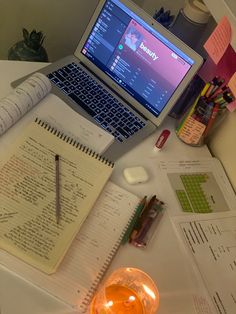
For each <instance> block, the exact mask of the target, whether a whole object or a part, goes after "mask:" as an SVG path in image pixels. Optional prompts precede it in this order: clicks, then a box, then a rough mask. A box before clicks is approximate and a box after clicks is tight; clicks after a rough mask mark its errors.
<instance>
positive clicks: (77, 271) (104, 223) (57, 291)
mask: <svg viewBox="0 0 236 314" xmlns="http://www.w3.org/2000/svg"><path fill="white" fill-rule="evenodd" d="M139 201H140V198H138V197H137V196H136V195H134V194H132V193H130V192H128V191H126V190H124V189H122V188H120V187H119V186H117V185H116V184H114V183H112V182H110V181H109V182H108V183H107V184H106V185H105V187H104V189H103V191H102V193H101V194H100V196H99V198H98V200H97V201H96V203H95V205H94V207H93V209H92V210H91V212H90V214H89V216H88V218H87V219H86V221H85V222H84V224H83V226H82V227H81V229H80V231H79V233H78V234H77V236H76V238H75V239H74V241H73V243H72V245H71V247H70V248H69V250H68V252H67V254H66V256H65V258H64V259H63V261H62V263H61V264H60V266H59V267H58V269H57V271H56V272H55V273H54V274H51V275H47V274H45V273H43V272H41V271H39V270H37V269H36V268H34V267H32V266H30V265H27V264H26V263H24V262H22V261H21V260H19V259H18V258H16V257H15V256H12V255H10V254H9V253H7V252H6V251H3V250H0V263H1V264H2V265H4V266H5V267H6V268H7V269H8V270H10V271H11V272H12V273H14V274H17V276H20V277H21V278H23V279H24V280H26V281H27V282H30V283H31V284H33V285H34V286H36V287H38V288H39V289H42V290H44V291H46V292H47V293H48V294H50V295H52V296H54V297H56V298H57V299H60V300H61V301H63V302H64V303H66V304H68V305H69V306H71V307H73V308H75V309H76V310H78V313H85V312H86V313H87V310H88V305H89V303H90V301H91V299H92V297H93V295H94V293H95V291H96V289H97V286H98V285H99V283H100V281H101V279H102V277H103V275H104V274H105V272H106V270H107V268H108V267H109V265H110V263H111V261H112V259H113V257H114V256H115V254H116V252H117V250H118V248H119V245H120V243H121V240H122V238H123V236H124V234H125V231H126V230H127V227H128V226H129V224H130V222H131V220H132V217H133V215H134V212H135V207H136V206H137V204H138V203H139Z"/></svg>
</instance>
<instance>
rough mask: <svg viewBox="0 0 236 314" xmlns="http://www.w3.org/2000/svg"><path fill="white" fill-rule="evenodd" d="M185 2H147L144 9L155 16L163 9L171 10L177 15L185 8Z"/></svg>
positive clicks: (167, 0)
mask: <svg viewBox="0 0 236 314" xmlns="http://www.w3.org/2000/svg"><path fill="white" fill-rule="evenodd" d="M184 2H185V1H184V0H174V1H173V0H172V1H170V0H145V1H144V2H143V6H142V7H143V9H144V10H145V11H146V12H148V13H149V14H150V15H153V14H154V13H155V11H156V10H158V9H160V8H161V7H164V9H165V10H171V14H174V15H177V13H178V11H179V9H180V8H182V7H183V6H184Z"/></svg>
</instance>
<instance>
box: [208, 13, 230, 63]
mask: <svg viewBox="0 0 236 314" xmlns="http://www.w3.org/2000/svg"><path fill="white" fill-rule="evenodd" d="M231 38H232V30H231V25H230V23H229V20H228V18H227V17H226V16H224V17H223V18H222V19H221V20H220V22H219V23H218V25H217V26H216V28H215V30H214V31H213V33H212V34H211V35H210V37H209V38H208V40H207V41H206V43H205V45H204V48H205V49H206V51H207V53H208V55H209V56H210V57H211V59H212V60H213V61H214V63H215V64H218V62H219V61H220V59H221V58H222V57H223V55H224V53H225V51H226V49H227V47H228V46H229V44H230V42H231Z"/></svg>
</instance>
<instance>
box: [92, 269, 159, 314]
mask: <svg viewBox="0 0 236 314" xmlns="http://www.w3.org/2000/svg"><path fill="white" fill-rule="evenodd" d="M158 306H159V292H158V290H157V287H156V285H155V283H154V282H153V280H152V279H151V278H150V277H149V275H147V274H146V273H145V272H143V271H142V270H140V269H137V268H130V267H124V268H119V269H117V270H115V271H114V272H113V273H112V274H111V275H110V276H109V277H108V278H107V279H106V280H105V281H104V283H103V284H101V285H100V286H99V287H98V290H97V293H96V294H95V296H94V298H93V301H92V303H91V306H90V314H96V313H100V314H102V313H103V314H117V313H130V314H132V313H133V314H155V313H156V311H157V309H158Z"/></svg>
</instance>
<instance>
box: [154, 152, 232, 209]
mask: <svg viewBox="0 0 236 314" xmlns="http://www.w3.org/2000/svg"><path fill="white" fill-rule="evenodd" d="M159 170H160V173H161V174H162V177H163V185H164V186H165V189H166V190H167V189H168V192H169V194H168V195H169V197H168V202H169V203H170V204H169V205H170V206H169V207H170V212H171V211H172V213H171V214H172V215H176V214H179V213H180V214H181V213H211V212H223V211H230V210H232V209H234V207H235V206H236V196H235V193H234V191H233V189H232V187H231V184H230V182H229V180H228V178H227V176H226V174H225V171H224V169H223V167H222V165H221V163H220V161H219V160H218V159H217V158H213V157H211V158H203V159H198V160H186V159H183V160H161V161H160V162H159ZM171 195H172V196H173V197H172V198H171V197H170V196H171ZM173 209H175V211H174V210H173Z"/></svg>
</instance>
